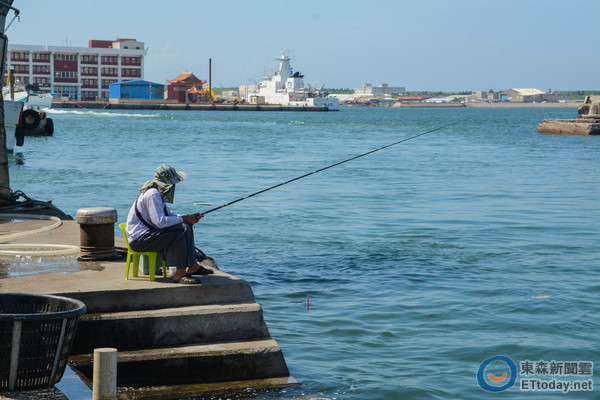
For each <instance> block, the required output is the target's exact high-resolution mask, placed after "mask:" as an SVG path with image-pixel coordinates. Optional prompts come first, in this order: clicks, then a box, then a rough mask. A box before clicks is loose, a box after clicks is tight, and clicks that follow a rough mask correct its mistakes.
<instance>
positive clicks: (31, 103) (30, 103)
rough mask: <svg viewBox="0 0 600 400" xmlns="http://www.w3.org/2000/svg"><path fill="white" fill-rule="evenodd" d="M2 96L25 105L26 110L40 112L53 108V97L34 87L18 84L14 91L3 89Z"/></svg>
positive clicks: (8, 88) (7, 88)
mask: <svg viewBox="0 0 600 400" xmlns="http://www.w3.org/2000/svg"><path fill="white" fill-rule="evenodd" d="M2 96H3V97H4V98H5V99H10V100H14V101H20V102H22V103H24V104H25V105H24V107H23V108H24V109H25V110H29V109H31V110H37V111H40V110H44V109H47V108H51V107H52V95H51V94H50V93H41V92H40V89H39V87H37V86H34V85H19V84H17V85H15V88H14V89H13V90H12V91H11V88H10V87H5V88H3V89H2Z"/></svg>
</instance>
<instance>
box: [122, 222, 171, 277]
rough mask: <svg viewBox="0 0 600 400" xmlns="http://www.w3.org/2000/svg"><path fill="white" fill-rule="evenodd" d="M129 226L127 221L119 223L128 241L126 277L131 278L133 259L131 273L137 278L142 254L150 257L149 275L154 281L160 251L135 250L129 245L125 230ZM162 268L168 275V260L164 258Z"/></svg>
mask: <svg viewBox="0 0 600 400" xmlns="http://www.w3.org/2000/svg"><path fill="white" fill-rule="evenodd" d="M126 226H127V223H126V222H123V223H122V224H119V228H121V231H122V232H123V237H124V238H125V243H127V269H125V279H129V266H130V265H131V262H132V260H133V271H132V273H131V275H132V276H133V277H134V278H135V277H137V276H138V271H139V268H140V256H147V257H148V275H150V282H154V271H155V269H156V258H157V257H160V253H161V252H160V251H133V250H131V247H129V240H128V239H127V232H126V231H125V227H126ZM162 267H163V268H162V270H163V276H164V277H165V278H166V277H167V262H166V261H165V260H162Z"/></svg>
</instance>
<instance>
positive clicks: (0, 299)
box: [0, 293, 86, 390]
mask: <svg viewBox="0 0 600 400" xmlns="http://www.w3.org/2000/svg"><path fill="white" fill-rule="evenodd" d="M85 311H86V308H85V304H83V303H82V302H81V301H78V300H74V299H69V298H66V297H59V296H50V295H33V294H21V293H2V294H0V390H28V389H38V388H46V387H50V386H52V385H54V384H55V383H57V382H58V381H60V379H61V378H62V376H63V373H64V372H65V367H66V366H67V359H68V357H69V351H70V350H71V343H72V342H73V336H74V335H75V328H76V327H77V320H78V319H79V316H80V315H81V314H83V313H85Z"/></svg>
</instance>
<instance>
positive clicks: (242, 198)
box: [201, 118, 471, 215]
mask: <svg viewBox="0 0 600 400" xmlns="http://www.w3.org/2000/svg"><path fill="white" fill-rule="evenodd" d="M470 119H471V118H467V119H464V120H460V121H457V122H453V123H451V124H448V125H444V126H440V127H437V128H434V129H431V130H429V131H427V132H423V133H419V134H418V135H414V136H411V137H408V138H406V139H402V140H399V141H397V142H394V143H391V144H388V145H385V146H382V147H379V148H377V149H375V150H371V151H367V152H366V153H363V154H359V155H357V156H354V157H351V158H348V159H346V160H343V161H340V162H337V163H335V164H331V165H328V166H327V167H323V168H320V169H317V170H315V171H312V172H309V173H307V174H304V175H301V176H298V177H296V178H293V179H290V180H289V181H285V182H282V183H278V184H277V185H273V186H271V187H268V188H266V189H263V190H259V191H258V192H255V193H252V194H249V195H247V196H245V197H240V198H239V199H237V200H234V201H231V202H229V203H226V204H223V205H221V206H219V207H215V208H211V209H210V210H208V211H205V212H203V213H201V214H202V215H206V214H208V213H211V212H213V211H217V210H220V209H221V208H225V207H227V206H230V205H232V204H235V203H238V202H240V201H242V200H246V199H249V198H250V197H254V196H257V195H259V194H261V193H264V192H268V191H269V190H273V189H275V188H278V187H280V186H283V185H287V184H288V183H292V182H294V181H297V180H300V179H302V178H306V177H307V176H310V175H314V174H316V173H317V172H321V171H325V170H326V169H329V168H333V167H336V166H338V165H341V164H344V163H347V162H348V161H352V160H356V159H357V158H361V157H364V156H368V155H369V154H373V153H375V152H377V151H380V150H383V149H387V148H388V147H392V146H395V145H397V144H400V143H404V142H408V141H409V140H412V139H416V138H418V137H420V136H423V135H427V134H428V133H431V132H435V131H439V130H440V129H444V128H447V127H449V126H452V125H457V124H460V123H463V122H465V121H467V120H470Z"/></svg>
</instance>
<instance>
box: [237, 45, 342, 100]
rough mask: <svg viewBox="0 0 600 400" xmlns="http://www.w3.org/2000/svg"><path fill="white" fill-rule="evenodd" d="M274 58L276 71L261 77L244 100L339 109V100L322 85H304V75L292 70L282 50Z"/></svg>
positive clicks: (288, 59)
mask: <svg viewBox="0 0 600 400" xmlns="http://www.w3.org/2000/svg"><path fill="white" fill-rule="evenodd" d="M275 60H277V61H279V68H278V70H277V72H276V73H275V74H273V76H270V77H269V76H265V77H263V80H262V81H261V82H260V84H259V85H258V90H253V91H249V92H248V93H247V94H246V96H247V98H246V101H248V102H249V103H254V104H261V103H264V104H279V105H282V106H297V107H326V108H327V109H328V110H339V109H340V103H339V100H338V99H337V98H336V97H333V96H330V95H329V93H328V92H327V90H324V89H323V85H322V86H321V87H319V88H316V87H312V86H311V85H304V79H303V78H304V75H302V74H301V73H300V72H297V71H296V72H293V71H292V67H291V65H290V58H289V57H288V56H287V55H286V54H285V53H284V52H282V53H281V56H280V57H278V58H275Z"/></svg>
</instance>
